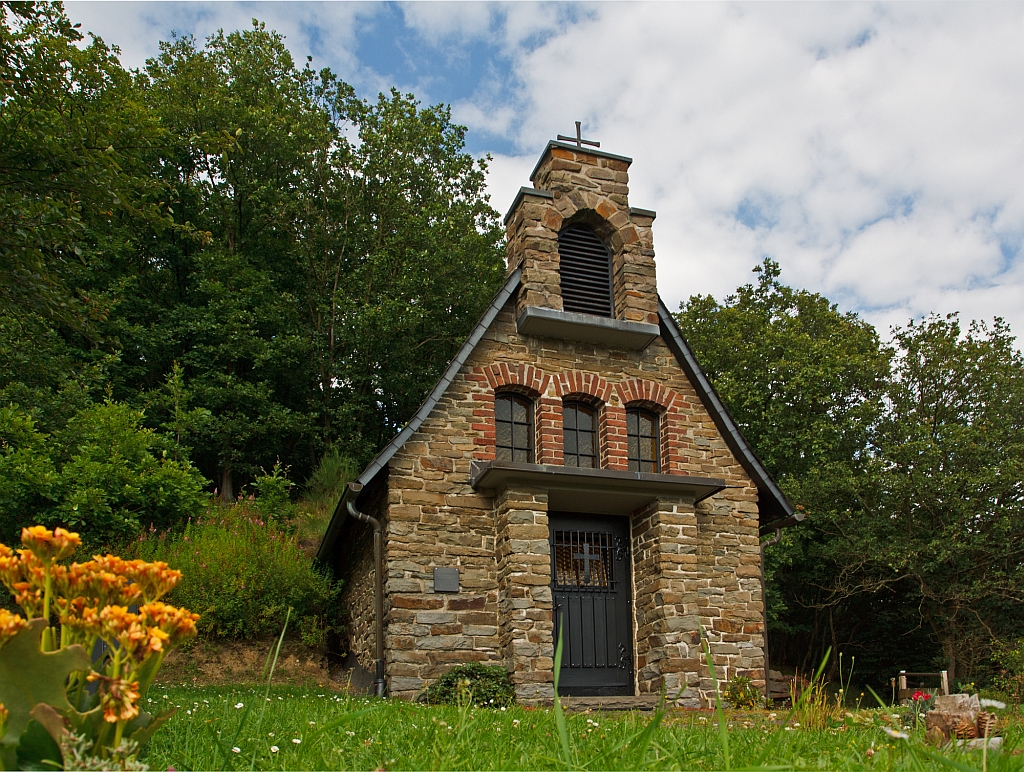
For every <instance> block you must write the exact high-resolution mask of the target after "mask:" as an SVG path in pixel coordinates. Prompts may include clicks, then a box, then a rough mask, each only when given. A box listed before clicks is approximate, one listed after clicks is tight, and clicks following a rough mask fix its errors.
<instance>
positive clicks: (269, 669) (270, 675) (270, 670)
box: [239, 606, 292, 772]
mask: <svg viewBox="0 0 1024 772" xmlns="http://www.w3.org/2000/svg"><path fill="white" fill-rule="evenodd" d="M291 618H292V607H291V606H289V607H288V613H287V614H285V615H284V625H283V626H282V627H281V635H280V636H278V638H277V646H276V647H275V648H274V649H273V651H271V652H270V653H268V654H267V662H266V664H265V665H264V666H263V673H264V675H266V676H267V688H266V691H264V692H263V705H262V706H261V707H260V718H259V721H257V722H256V736H257V737H259V736H260V730H261V729H263V716H264V714H265V713H266V712H267V703H268V702H270V682H271V681H273V680H274V670H275V669H276V668H277V658H278V657H279V656H281V644H282V643H284V634H285V631H287V630H288V621H289V620H290V619H291ZM271 656H273V661H271ZM239 731H241V727H239ZM254 769H256V748H253V749H252V764H251V765H250V767H249V772H253V770H254Z"/></svg>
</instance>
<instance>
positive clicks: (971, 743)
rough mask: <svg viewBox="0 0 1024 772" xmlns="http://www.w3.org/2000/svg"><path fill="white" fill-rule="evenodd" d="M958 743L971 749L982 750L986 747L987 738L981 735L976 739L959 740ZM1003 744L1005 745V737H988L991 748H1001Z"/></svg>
mask: <svg viewBox="0 0 1024 772" xmlns="http://www.w3.org/2000/svg"><path fill="white" fill-rule="evenodd" d="M956 744H957V745H963V746H964V747H966V748H969V749H970V750H979V751H980V750H981V749H982V748H984V747H985V738H984V737H979V738H978V739H976V740H957V741H956ZM1002 745H1003V738H1002V737H989V738H988V747H989V750H993V749H995V748H1001V747H1002Z"/></svg>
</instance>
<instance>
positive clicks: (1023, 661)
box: [992, 638, 1024, 704]
mask: <svg viewBox="0 0 1024 772" xmlns="http://www.w3.org/2000/svg"><path fill="white" fill-rule="evenodd" d="M992 659H993V660H995V663H996V665H998V667H999V672H998V673H997V675H996V677H995V678H994V679H993V680H992V685H993V686H994V687H995V688H996V689H998V690H999V691H1000V692H1002V693H1003V694H1004V695H1005V696H1006V698H1007V699H1008V700H1009V701H1010V702H1015V703H1018V704H1021V703H1024V638H1018V639H1017V640H1016V641H1015V642H1014V643H1000V644H996V646H995V647H994V651H993V653H992Z"/></svg>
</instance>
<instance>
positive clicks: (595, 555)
mask: <svg viewBox="0 0 1024 772" xmlns="http://www.w3.org/2000/svg"><path fill="white" fill-rule="evenodd" d="M581 546H582V547H583V552H577V553H575V554H574V555H573V556H572V559H573V560H582V561H583V583H584V584H590V564H591V563H599V562H601V551H600V550H598V551H597V552H591V551H590V550H591V549H592V547H591V546H590V545H589V544H587V543H586V542H584V543H583V544H582V545H581Z"/></svg>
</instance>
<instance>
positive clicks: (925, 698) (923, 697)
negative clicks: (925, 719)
mask: <svg viewBox="0 0 1024 772" xmlns="http://www.w3.org/2000/svg"><path fill="white" fill-rule="evenodd" d="M910 702H911V714H910V716H909V717H908V718H909V719H910V722H911V726H917V724H918V722H919V721H920V720H921V716H922V714H924V713H927V712H928V711H929V710H931V708H932V695H931V694H929V693H928V692H923V691H921V690H920V689H918V690H917V691H916V692H914V693H913V694H912V695H910Z"/></svg>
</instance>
